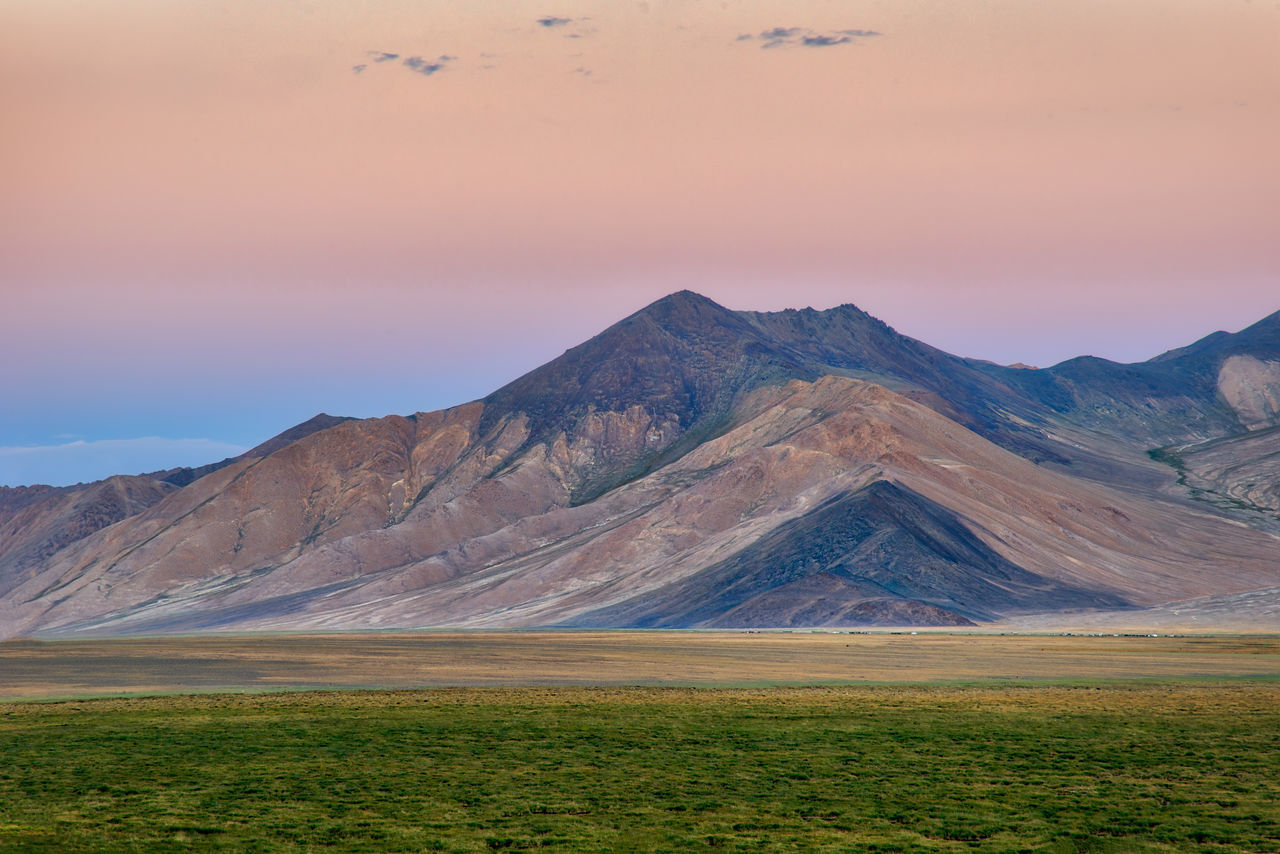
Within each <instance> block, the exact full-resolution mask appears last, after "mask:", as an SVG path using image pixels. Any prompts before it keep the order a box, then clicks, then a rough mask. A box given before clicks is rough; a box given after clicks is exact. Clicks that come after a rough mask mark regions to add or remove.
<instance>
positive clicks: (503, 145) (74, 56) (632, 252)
mask: <svg viewBox="0 0 1280 854" xmlns="http://www.w3.org/2000/svg"><path fill="white" fill-rule="evenodd" d="M0 108H2V110H3V115H4V117H5V118H4V125H5V132H4V133H3V134H0V484H9V485H16V484H22V483H32V482H46V483H54V484H65V483H74V482H76V481H88V480H92V479H95V478H99V477H103V476H105V475H107V474H109V473H112V472H121V471H123V472H126V473H132V472H137V471H149V470H155V469H160V468H167V467H171V466H176V465H196V464H200V463H204V462H209V461H212V460H214V459H219V458H221V457H223V456H227V455H230V454H232V453H236V452H238V451H239V450H242V449H245V448H248V447H250V446H252V445H255V444H257V443H258V442H260V441H262V440H264V439H266V438H268V437H269V436H271V435H274V434H275V433H277V432H280V431H281V430H284V429H286V428H288V427H289V426H291V425H293V424H296V423H298V422H300V421H303V420H305V419H307V418H309V417H310V416H312V415H314V414H316V413H317V412H321V411H325V412H329V413H331V414H337V415H352V416H359V417H370V416H378V415H385V414H389V413H405V414H407V413H411V412H415V411H426V410H432V409H437V408H441V407H444V406H450V405H454V404H457V403H461V402H464V401H467V400H471V399H474V398H477V397H481V396H483V395H485V394H487V393H488V392H490V391H492V390H493V389H495V388H497V387H498V386H500V385H502V384H503V383H505V382H507V381H509V380H511V379H514V378H515V377H517V376H519V375H520V374H522V373H524V372H526V371H528V370H530V369H531V368H533V367H536V366H537V365H539V364H541V363H543V362H545V361H547V360H548V359H551V358H554V357H555V356H557V355H559V354H560V353H561V352H563V351H564V350H565V349H567V348H569V347H571V346H573V345H575V344H577V343H579V342H580V341H582V340H585V339H586V338H588V337H590V336H591V335H593V334H595V333H597V332H599V331H600V330H602V329H603V328H605V327H606V326H608V325H609V324H610V323H612V322H614V321H616V320H618V319H620V318H621V317H623V316H625V315H627V314H629V313H630V312H632V311H635V310H637V309H639V308H641V307H643V306H644V305H646V304H647V303H649V302H651V301H652V300H654V299H657V298H660V297H661V296H663V295H665V294H667V293H670V292H673V291H676V290H680V289H682V288H690V289H692V290H695V291H698V292H700V293H702V294H705V295H706V296H709V297H711V298H712V299H715V300H717V301H718V302H720V303H722V304H724V305H726V306H728V307H729V308H735V309H756V310H774V309H781V308H786V307H797V308H799V307H804V306H813V307H815V308H827V307H830V306H833V305H838V304H841V303H849V302H851V303H854V304H856V305H858V306H859V307H861V308H862V309H864V310H866V311H869V312H871V313H872V314H874V315H876V316H877V317H879V318H881V319H882V320H884V321H885V322H887V323H889V324H890V325H891V326H893V327H894V328H896V329H898V331H900V332H903V333H904V334H908V335H911V336H913V337H916V338H919V339H922V340H924V341H927V342H929V343H930V344H933V345H934V346H938V347H941V348H942V349H945V350H948V351H949V352H952V353H956V354H958V355H964V356H973V357H978V358H985V359H990V360H992V361H996V362H1001V363H1011V362H1024V363H1029V364H1036V365H1048V364H1053V363H1055V362H1057V361H1061V360H1063V359H1066V358H1069V357H1072V356H1076V355H1081V354H1086V353H1087V354H1094V355H1098V356H1103V357H1106V358H1111V359H1115V360H1118V361H1136V360H1141V359H1146V358H1149V357H1150V356H1153V355H1155V354H1157V353H1159V352H1161V351H1163V350H1166V349H1169V348H1172V347H1176V346H1180V345H1183V344H1186V343H1189V342H1190V341H1192V340H1194V339H1196V338H1199V337H1201V336H1203V335H1205V334H1208V333H1210V332H1213V331H1215V330H1217V329H1226V330H1229V331H1234V330H1236V329H1240V328H1242V327H1244V326H1247V325H1249V324H1250V323H1252V322H1254V321H1256V320H1258V319H1260V318H1261V317H1263V316H1265V315H1267V314H1269V313H1271V312H1272V311H1275V310H1276V309H1280V240H1277V239H1276V234H1277V225H1278V224H1280V223H1278V218H1280V213H1278V212H1280V158H1278V157H1277V156H1276V154H1275V152H1277V151H1280V0H945V2H943V0H929V1H928V2H926V0H791V2H783V0H667V2H661V0H641V1H640V2H626V0H537V2H533V1H532V0H529V2H525V0H510V2H496V0H467V2H460V1H459V0H418V1H417V2H415V1H414V0H349V1H344V2H338V0H215V2H196V0H111V2H108V0H0Z"/></svg>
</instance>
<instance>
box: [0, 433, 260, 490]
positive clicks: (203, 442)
mask: <svg viewBox="0 0 1280 854" xmlns="http://www.w3.org/2000/svg"><path fill="white" fill-rule="evenodd" d="M247 450H248V448H245V447H242V446H240V445H234V444H231V443H230V442H220V441H217V440H216V439H166V438H162V437H159V436H146V437H142V438H138V439H102V440H99V441H94V442H85V441H76V442H68V443H66V444H62V445H36V446H18V447H14V446H8V447H4V446H0V484H6V485H9V486H28V485H31V484H36V483H47V484H49V485H51V486H70V485H72V484H75V483H89V482H91V481H95V480H102V479H103V478H106V477H110V476H111V475H113V474H139V473H141V472H150V471H161V470H163V469H170V468H178V467H180V466H193V467H194V466H202V465H205V464H206V463H216V462H218V461H219V460H224V459H226V458H227V457H236V456H239V455H240V454H243V453H244V452H245V451H247Z"/></svg>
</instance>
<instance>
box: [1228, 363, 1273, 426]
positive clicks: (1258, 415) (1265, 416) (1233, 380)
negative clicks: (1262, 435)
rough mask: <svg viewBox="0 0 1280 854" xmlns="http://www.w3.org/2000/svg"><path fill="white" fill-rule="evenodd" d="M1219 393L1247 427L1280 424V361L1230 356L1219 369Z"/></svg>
mask: <svg viewBox="0 0 1280 854" xmlns="http://www.w3.org/2000/svg"><path fill="white" fill-rule="evenodd" d="M1218 393H1219V394H1221V395H1222V399H1223V400H1225V401H1226V402H1227V405H1229V406H1230V407H1231V408H1232V409H1233V410H1235V413H1236V417H1237V418H1239V419H1240V423H1241V424H1243V425H1244V427H1245V429H1246V430H1257V429H1260V428H1262V427H1272V426H1275V425H1277V424H1280V361H1276V362H1272V361H1266V362H1264V361H1262V360H1261V359H1255V358H1254V357H1253V356H1247V355H1238V356H1231V357H1229V358H1228V359H1227V360H1226V361H1224V362H1223V363H1222V367H1221V368H1220V369H1219V370H1218Z"/></svg>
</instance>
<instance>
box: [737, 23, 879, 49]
mask: <svg viewBox="0 0 1280 854" xmlns="http://www.w3.org/2000/svg"><path fill="white" fill-rule="evenodd" d="M878 35H880V33H878V32H876V31H875V30H836V31H835V32H832V33H820V32H817V31H816V30H811V29H808V28H805V27H772V28H771V29H768V30H764V31H763V32H761V33H759V34H758V35H754V36H753V35H751V34H750V33H743V34H742V35H740V36H738V38H737V39H736V41H740V42H742V41H752V40H755V39H759V40H760V42H761V44H760V47H761V48H762V49H764V50H769V49H771V48H779V47H833V46H835V45H841V44H852V43H853V41H854V39H865V38H871V37H872V36H878Z"/></svg>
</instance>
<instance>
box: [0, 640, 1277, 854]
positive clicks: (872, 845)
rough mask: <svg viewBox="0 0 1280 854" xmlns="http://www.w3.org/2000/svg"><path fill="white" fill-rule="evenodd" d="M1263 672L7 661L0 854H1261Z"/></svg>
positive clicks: (99, 643) (411, 647)
mask: <svg viewBox="0 0 1280 854" xmlns="http://www.w3.org/2000/svg"><path fill="white" fill-rule="evenodd" d="M1278 677H1280V638H1276V637H1263V636H1254V637H1247V636H1239V637H1224V636H1219V637H1210V636H1200V637H1152V636H1145V635H1144V636H1104V637H1071V636H1050V635H1044V636H1034V635H1022V636H1014V635H997V634H944V633H935V634H929V633H920V634H911V633H907V632H903V633H890V632H885V633H877V634H845V633H839V634H838V633H831V632H822V633H809V632H805V633H799V632H794V633H783V632H778V633H754V632H753V633H747V632H739V633H729V632H715V633H711V632H505V633H503V632H484V633H459V632H450V633H443V632H441V633H433V632H422V633H416V634H407V633H401V634H387V635H327V636H307V635H276V636H213V637H209V636H205V637H200V638H150V639H113V640H77V641H11V642H7V643H4V644H0V686H3V688H2V691H3V694H4V696H5V697H7V698H10V699H9V700H8V701H7V702H0V850H5V851H9V850H13V851H79V850H92V851H178V850H228V851H231V850H237V851H239V850H254V851H312V850H318V849H320V848H326V849H330V850H342V851H455V852H468V851H493V850H505V849H511V850H517V849H529V848H542V849H548V850H556V851H671V852H675V851H696V850H712V851H714V850H722V851H993V852H994V851H1045V852H1070V851H1111V852H1126V853H1127V852H1143V851H1162V852H1170V851H1179V852H1181V851H1196V852H1245V851H1249V852H1258V851H1271V852H1276V851H1280V783H1278V782H1277V781H1280V678H1278ZM858 683H862V684H858ZM319 686H330V687H341V688H347V689H353V688H373V687H381V688H382V689H383V690H304V689H315V688H317V687H319ZM291 689H293V690H291ZM232 692H235V693H232ZM111 694H117V695H118V694H151V695H155V696H104V695H111ZM59 697H60V698H63V699H60V700H58V699H53V698H59ZM95 697H96V699H95Z"/></svg>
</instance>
